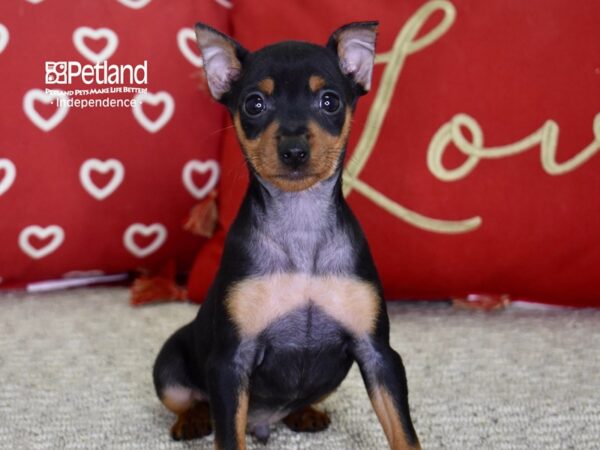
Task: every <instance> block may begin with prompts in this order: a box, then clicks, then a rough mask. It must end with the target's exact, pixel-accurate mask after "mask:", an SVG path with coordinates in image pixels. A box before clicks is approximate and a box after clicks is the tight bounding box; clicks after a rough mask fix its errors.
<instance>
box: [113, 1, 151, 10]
mask: <svg viewBox="0 0 600 450" xmlns="http://www.w3.org/2000/svg"><path fill="white" fill-rule="evenodd" d="M118 1H119V3H121V4H122V5H125V6H127V7H128V8H131V9H142V8H143V7H144V6H146V5H147V4H148V3H150V0H118Z"/></svg>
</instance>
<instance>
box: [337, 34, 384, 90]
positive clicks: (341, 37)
mask: <svg viewBox="0 0 600 450" xmlns="http://www.w3.org/2000/svg"><path fill="white" fill-rule="evenodd" d="M377 25H378V22H353V23H349V24H347V25H344V26H343V27H340V28H338V29H337V30H335V31H334V32H333V34H332V35H331V37H330V38H329V41H328V42H327V47H329V48H331V49H332V50H333V51H334V52H336V53H337V55H338V58H339V59H340V67H341V69H342V72H343V73H344V74H346V75H348V76H350V78H352V79H353V80H354V82H355V83H356V84H357V85H358V86H360V88H362V91H363V92H362V93H363V94H364V93H365V92H367V91H368V90H369V89H370V88H371V78H372V76H373V64H374V63H375V39H376V38H377Z"/></svg>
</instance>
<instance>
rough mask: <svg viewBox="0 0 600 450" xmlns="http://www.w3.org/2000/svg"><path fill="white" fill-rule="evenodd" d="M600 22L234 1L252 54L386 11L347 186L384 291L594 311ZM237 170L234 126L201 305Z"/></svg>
mask: <svg viewBox="0 0 600 450" xmlns="http://www.w3.org/2000/svg"><path fill="white" fill-rule="evenodd" d="M264 17H277V20H264ZM598 17H600V3H599V2H596V1H591V0H587V1H582V2H578V3H577V4H576V5H575V4H574V3H573V2H567V1H565V0H552V1H548V0H532V1H529V2H517V3H507V2H505V1H503V0H490V1H486V2H472V1H467V0H455V1H452V2H451V1H431V2H425V3H421V2H388V1H381V0H375V1H370V2H362V1H357V0H355V1H348V0H337V1H331V2H322V1H317V0H308V1H306V0H303V1H299V0H297V1H288V2H280V1H275V0H265V1H262V2H251V1H248V0H241V1H238V2H236V7H235V8H234V9H233V10H232V24H233V29H234V30H235V36H234V37H235V38H236V39H238V40H239V41H240V42H241V43H242V44H243V45H244V46H246V47H247V48H249V49H251V50H255V49H258V48H260V47H261V46H264V45H265V44H268V43H272V42H274V41H278V40H282V39H302V40H308V41H312V42H320V43H324V42H326V40H327V38H328V36H329V34H330V33H331V32H332V31H333V30H334V29H336V28H337V27H338V26H340V25H341V24H344V23H347V22H351V21H357V20H373V19H378V20H379V21H380V28H379V30H380V33H379V39H378V44H377V48H378V54H379V56H378V64H377V65H376V69H375V74H376V80H375V83H374V86H373V89H372V91H371V92H370V93H369V95H368V96H366V97H365V98H363V99H362V100H361V101H360V102H359V106H358V110H357V112H356V115H355V117H354V125H353V131H352V133H351V140H350V145H349V148H350V155H349V158H348V159H347V168H346V173H345V180H346V184H345V187H346V193H347V194H349V196H348V201H349V203H350V205H351V207H352V208H353V210H354V212H355V213H356V214H357V216H358V218H359V220H360V222H361V223H362V225H363V227H364V229H365V232H366V234H367V238H368V239H369V242H370V244H371V248H372V251H373V253H374V257H375V261H376V264H377V266H378V269H379V271H380V275H381V277H382V281H383V285H384V290H385V293H386V295H387V297H388V298H389V299H398V298H406V297H410V298H414V297H418V298H436V297H437V298H440V297H448V296H463V295H467V294H469V293H483V294H494V295H500V294H509V295H510V296H512V297H513V298H521V299H530V300H534V301H540V302H547V303H555V304H565V305H577V306H583V305H590V306H600V295H599V294H598V293H599V292H600V234H599V233H598V231H599V230H600V208H599V207H598V206H599V203H598V198H600V197H599V196H600V177H599V176H598V173H599V171H600V155H598V149H599V148H600V102H599V99H600V67H599V66H598V55H599V54H600V40H599V39H598V38H597V36H598V27H597V20H596V19H597V18H598ZM258 24H259V25H258ZM559 132H560V133H559ZM242 167H243V162H242V158H241V154H240V150H239V147H238V145H237V143H236V142H235V139H234V137H233V133H232V132H229V133H228V135H227V137H226V140H225V148H224V157H223V161H222V172H223V173H224V174H225V176H224V177H223V178H222V181H221V184H220V187H219V189H220V193H221V201H220V219H221V225H222V228H223V232H222V233H220V235H219V236H217V238H216V239H214V240H213V241H212V242H210V244H209V245H208V246H206V247H205V248H203V249H202V251H201V253H200V256H199V258H198V260H197V261H196V264H195V268H194V270H193V272H192V276H191V278H190V284H189V287H190V295H191V296H192V297H193V298H195V299H197V300H201V299H202V298H203V296H204V293H205V290H206V287H207V285H208V284H209V282H210V279H211V277H212V274H213V273H214V271H215V270H216V261H217V259H218V254H219V251H220V248H221V246H222V236H223V235H224V230H226V229H227V227H228V226H229V224H230V223H231V220H232V217H233V216H234V214H235V211H236V210H237V207H238V205H239V202H240V198H241V194H242V193H243V191H244V189H245V183H246V178H245V175H244V174H243V169H242ZM209 265H210V267H212V269H211V270H207V266H209Z"/></svg>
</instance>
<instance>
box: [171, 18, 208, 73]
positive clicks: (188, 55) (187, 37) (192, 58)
mask: <svg viewBox="0 0 600 450" xmlns="http://www.w3.org/2000/svg"><path fill="white" fill-rule="evenodd" d="M188 41H192V42H193V43H194V47H198V45H197V44H196V33H194V30H193V29H191V28H182V29H181V30H179V31H178V32H177V46H178V47H179V50H181V53H182V54H183V56H185V59H187V60H188V61H189V62H191V63H192V64H193V65H194V66H196V67H202V66H203V65H204V60H203V59H202V55H199V54H196V53H194V52H193V51H192V49H191V48H190V46H189V45H188Z"/></svg>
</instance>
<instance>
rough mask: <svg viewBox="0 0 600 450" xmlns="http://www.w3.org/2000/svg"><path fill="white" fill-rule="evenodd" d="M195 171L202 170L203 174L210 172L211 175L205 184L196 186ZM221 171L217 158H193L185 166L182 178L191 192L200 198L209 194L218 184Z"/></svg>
mask: <svg viewBox="0 0 600 450" xmlns="http://www.w3.org/2000/svg"><path fill="white" fill-rule="evenodd" d="M194 172H200V173H202V174H204V173H206V172H210V177H209V178H208V181H207V182H206V183H205V184H204V186H202V187H198V186H196V184H195V183H194V180H193V179H192V175H193V173H194ZM219 173H220V169H219V163H217V162H216V161H215V160H213V159H210V160H208V161H205V162H203V161H198V160H196V159H193V160H191V161H188V163H187V164H186V165H185V166H184V167H183V171H182V173H181V178H182V180H183V184H184V186H185V187H186V188H187V190H188V191H189V192H190V194H192V196H193V197H194V198H196V199H198V200H200V199H202V198H204V197H206V194H208V193H209V192H210V191H211V190H212V189H213V188H214V187H215V186H216V185H217V181H219Z"/></svg>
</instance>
